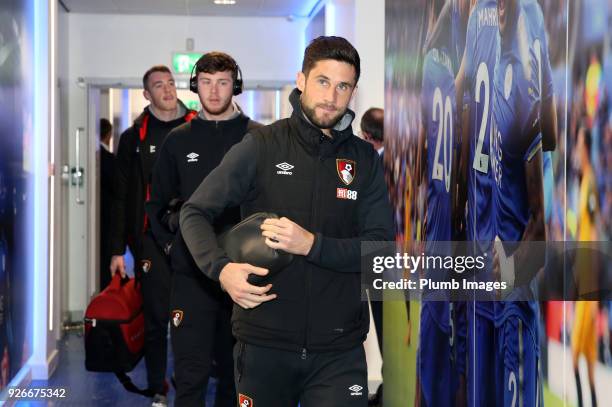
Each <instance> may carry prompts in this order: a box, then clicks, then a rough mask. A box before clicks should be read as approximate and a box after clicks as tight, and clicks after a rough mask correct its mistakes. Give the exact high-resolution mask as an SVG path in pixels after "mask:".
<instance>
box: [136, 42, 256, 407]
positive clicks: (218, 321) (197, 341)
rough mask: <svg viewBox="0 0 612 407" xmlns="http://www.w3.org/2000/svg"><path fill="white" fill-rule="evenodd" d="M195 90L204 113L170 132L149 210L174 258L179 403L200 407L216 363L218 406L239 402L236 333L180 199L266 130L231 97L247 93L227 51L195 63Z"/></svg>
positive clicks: (229, 219)
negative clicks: (198, 260) (187, 235)
mask: <svg viewBox="0 0 612 407" xmlns="http://www.w3.org/2000/svg"><path fill="white" fill-rule="evenodd" d="M194 71H195V74H192V76H191V79H190V89H191V91H193V92H195V93H197V94H198V96H199V98H200V103H201V105H202V110H200V112H199V114H198V116H197V117H196V118H195V119H194V120H192V121H191V122H189V123H185V124H184V125H182V126H180V127H177V128H176V129H174V130H173V131H172V132H170V134H169V135H168V138H167V139H166V141H165V143H164V145H163V146H162V148H161V151H160V153H159V159H158V161H157V163H156V165H155V168H154V170H153V185H152V190H151V199H150V200H149V201H148V203H147V207H146V209H147V213H148V215H149V218H150V219H151V228H152V231H153V235H154V237H155V240H156V241H157V243H158V245H159V246H160V247H162V248H164V251H165V252H166V253H167V254H170V257H171V264H172V269H173V271H174V274H173V277H172V293H171V299H170V304H171V305H170V310H171V311H172V313H171V333H172V350H173V353H174V363H175V366H174V372H175V379H176V392H177V393H176V399H175V403H176V405H177V406H181V407H182V406H192V405H193V406H201V405H202V403H203V400H204V397H205V392H206V387H207V383H208V377H209V374H210V368H211V364H212V360H213V359H214V360H215V361H216V363H217V368H218V369H217V371H218V379H219V380H218V385H217V392H216V402H215V406H216V407H225V406H227V407H229V406H234V405H235V404H236V392H235V390H234V374H233V361H232V346H233V344H234V339H233V337H232V333H231V327H230V317H231V305H232V303H231V299H230V298H229V297H228V296H227V295H226V294H224V293H223V292H222V291H221V289H220V287H219V284H218V283H216V282H213V281H212V280H210V279H208V278H206V277H205V276H204V275H203V274H202V273H201V272H200V271H199V270H198V267H197V265H196V264H195V263H194V261H193V259H192V257H191V254H189V251H188V250H187V248H186V246H185V244H184V242H183V240H182V237H181V235H180V233H179V234H178V235H177V234H176V232H177V230H178V217H179V210H180V205H181V202H183V201H185V200H187V199H189V197H190V196H191V194H192V193H193V191H195V189H196V188H197V187H198V185H200V183H201V182H202V180H203V179H204V178H205V177H206V176H207V175H208V174H209V173H210V172H211V171H212V170H213V169H214V168H215V167H216V166H217V165H218V164H219V163H220V162H221V160H222V158H223V156H224V155H225V153H226V152H227V151H228V150H229V149H230V148H231V147H232V146H233V145H234V144H236V143H238V142H239V141H241V140H242V138H243V136H244V135H245V134H246V133H247V132H248V131H250V130H252V129H254V128H256V127H260V125H259V124H258V123H256V122H254V121H252V120H250V119H249V118H248V117H247V116H245V115H244V114H243V113H242V112H241V111H240V110H239V109H238V106H237V105H236V104H235V103H234V102H233V99H232V96H235V95H238V94H240V93H241V92H242V73H241V72H240V68H239V67H238V65H237V64H236V62H235V61H234V59H233V58H232V57H231V56H229V55H227V54H225V53H222V52H210V53H208V54H205V55H203V56H202V57H201V58H200V59H199V60H198V62H197V63H196V64H195V66H194ZM239 221H240V211H239V208H237V207H234V208H228V209H227V210H226V211H225V212H224V214H223V215H222V216H221V217H219V219H218V220H217V222H216V223H215V228H216V230H217V232H220V231H222V230H224V229H227V228H229V227H231V226H233V225H234V224H236V223H238V222H239Z"/></svg>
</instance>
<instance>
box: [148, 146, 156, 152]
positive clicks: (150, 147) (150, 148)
mask: <svg viewBox="0 0 612 407" xmlns="http://www.w3.org/2000/svg"><path fill="white" fill-rule="evenodd" d="M155 148H156V147H155V146H154V145H150V146H149V153H151V154H153V153H155Z"/></svg>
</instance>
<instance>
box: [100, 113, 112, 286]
mask: <svg viewBox="0 0 612 407" xmlns="http://www.w3.org/2000/svg"><path fill="white" fill-rule="evenodd" d="M112 138H113V125H112V124H111V122H110V121H108V119H100V291H102V290H104V288H106V286H107V285H108V284H109V283H110V280H111V276H110V274H109V273H108V265H109V264H110V261H111V257H112V256H111V239H110V224H111V219H112V212H111V211H112V206H113V181H114V178H115V155H114V154H113V153H112V152H111V150H110V143H111V140H112Z"/></svg>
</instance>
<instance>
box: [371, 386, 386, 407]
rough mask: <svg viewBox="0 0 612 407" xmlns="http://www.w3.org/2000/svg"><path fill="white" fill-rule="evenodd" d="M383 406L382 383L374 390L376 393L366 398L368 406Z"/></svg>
mask: <svg viewBox="0 0 612 407" xmlns="http://www.w3.org/2000/svg"><path fill="white" fill-rule="evenodd" d="M382 405H383V385H382V383H381V384H380V385H379V386H378V389H376V393H375V394H373V395H371V396H370V397H368V406H373V407H382Z"/></svg>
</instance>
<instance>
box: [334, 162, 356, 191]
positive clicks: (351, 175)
mask: <svg viewBox="0 0 612 407" xmlns="http://www.w3.org/2000/svg"><path fill="white" fill-rule="evenodd" d="M336 171H337V172H338V176H339V177H340V181H342V182H344V184H345V185H350V184H351V182H353V180H354V179H355V173H356V171H357V163H356V162H355V161H353V160H346V159H344V158H336Z"/></svg>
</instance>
